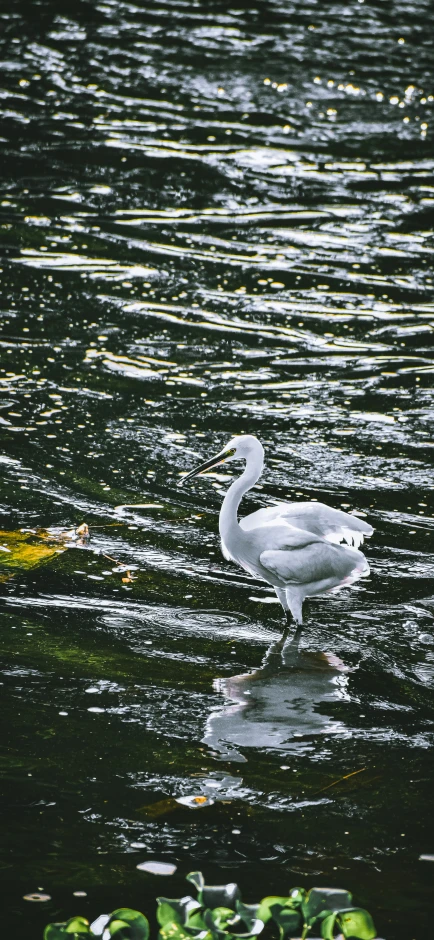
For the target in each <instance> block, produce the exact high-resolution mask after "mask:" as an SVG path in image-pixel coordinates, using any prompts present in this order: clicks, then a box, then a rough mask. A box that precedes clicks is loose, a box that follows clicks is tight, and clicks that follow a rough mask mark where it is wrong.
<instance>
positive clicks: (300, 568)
mask: <svg viewBox="0 0 434 940" xmlns="http://www.w3.org/2000/svg"><path fill="white" fill-rule="evenodd" d="M237 459H242V460H245V462H246V466H245V469H244V471H243V473H242V474H241V476H240V477H238V478H237V479H236V480H234V482H233V483H232V485H231V486H230V487H229V489H228V491H227V493H226V496H225V498H224V500H223V504H222V507H221V510H220V517H219V529H220V536H221V542H222V551H223V555H224V556H225V558H227V559H228V560H231V561H235V562H236V563H237V564H239V565H241V567H242V568H245V570H246V571H248V572H249V573H250V574H252V575H253V576H254V577H255V578H261V579H262V580H263V581H267V582H268V584H271V585H272V586H273V587H274V590H275V591H276V594H277V597H278V598H279V601H280V603H281V605H282V607H283V609H284V611H285V613H286V617H287V620H289V614H290V613H291V614H292V616H293V618H294V620H295V621H296V623H302V620H303V617H302V607H303V601H304V599H305V598H306V597H312V595H314V594H324V593H326V592H330V591H337V590H339V588H341V587H344V586H345V585H349V584H353V582H354V581H357V580H358V578H361V577H364V576H366V575H368V574H369V566H368V563H367V561H366V558H365V556H364V555H363V554H362V552H359V551H358V546H359V545H360V544H361V543H362V542H363V538H364V536H369V535H372V533H373V528H372V526H370V525H369V524H368V523H367V522H363V521H362V520H361V519H358V518H357V517H356V516H352V515H350V514H349V513H347V512H341V511H340V510H339V509H331V507H330V506H326V505H325V504H324V503H316V502H315V503H314V502H311V503H279V504H278V505H277V506H270V507H269V508H266V509H258V511H257V512H252V513H251V514H250V515H249V516H245V518H244V519H241V521H240V522H238V507H239V504H240V502H241V499H242V497H243V496H244V494H245V493H247V491H248V490H249V489H250V488H251V487H252V486H254V485H255V483H257V481H258V480H259V477H260V476H261V473H262V469H263V466H264V448H263V447H262V444H261V443H260V441H258V439H257V438H256V437H254V436H253V435H252V434H242V435H240V436H238V437H234V438H232V440H231V441H229V443H228V444H227V445H226V447H225V448H224V449H223V450H222V451H221V452H220V453H219V454H217V455H216V456H215V457H212V458H211V460H207V461H205V463H202V464H201V465H200V466H199V467H196V469H195V470H192V471H191V473H187V474H186V475H185V476H184V477H183V478H182V480H180V482H179V484H178V485H182V484H183V483H185V482H186V481H187V480H190V479H191V478H192V477H194V476H197V474H199V473H204V472H205V471H206V470H211V468H212V467H216V466H217V464H220V463H224V462H225V461H226V460H237ZM342 541H345V542H347V543H349V545H351V546H355V547H351V548H349V547H348V545H342V544H340V543H341V542H342Z"/></svg>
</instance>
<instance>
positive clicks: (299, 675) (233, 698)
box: [203, 628, 350, 762]
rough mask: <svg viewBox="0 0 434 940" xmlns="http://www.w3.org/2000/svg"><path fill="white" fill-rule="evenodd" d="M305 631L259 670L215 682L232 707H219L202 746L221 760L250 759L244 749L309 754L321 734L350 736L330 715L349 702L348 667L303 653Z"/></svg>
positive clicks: (327, 656) (282, 643)
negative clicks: (301, 644)
mask: <svg viewBox="0 0 434 940" xmlns="http://www.w3.org/2000/svg"><path fill="white" fill-rule="evenodd" d="M300 634H301V628H298V630H297V631H296V633H295V634H294V636H293V637H292V639H291V640H289V641H288V639H287V631H285V634H284V635H283V637H282V638H281V639H280V640H278V641H276V642H274V643H272V644H271V646H270V648H269V649H268V651H267V653H266V655H265V657H264V661H263V664H262V666H261V668H260V669H257V670H256V671H255V672H252V673H248V674H244V675H239V676H231V677H230V678H227V679H216V680H215V683H214V687H215V688H216V689H217V690H218V691H220V692H222V693H223V695H224V696H225V698H226V699H227V700H228V701H229V702H230V703H232V704H226V705H223V706H221V707H219V708H217V709H215V710H214V711H213V712H212V713H211V715H210V717H209V718H208V721H207V726H206V734H205V738H204V739H203V743H205V744H207V745H208V747H210V748H211V749H212V750H213V751H214V752H215V753H216V754H218V755H219V756H220V757H221V758H222V759H223V758H224V759H231V760H235V761H242V762H244V761H246V757H245V756H244V755H243V754H242V753H241V752H240V750H238V749H239V748H241V749H244V748H250V747H254V748H261V749H276V750H279V751H280V752H281V753H287V754H296V753H297V754H300V753H307V752H308V751H311V750H313V748H314V747H315V746H317V744H318V742H317V741H316V738H317V736H318V735H321V736H324V735H325V736H328V735H336V734H345V733H347V732H348V729H347V727H346V725H345V724H344V723H343V722H342V721H339V720H336V719H334V718H333V717H330V715H329V714H327V712H328V711H329V710H330V708H328V707H327V706H331V705H332V704H333V703H336V702H338V701H342V700H346V701H349V695H348V692H347V683H348V673H349V672H350V669H349V667H347V666H345V665H344V663H342V662H341V660H340V659H339V658H338V657H337V656H335V655H334V654H331V653H320V652H309V651H307V650H300V649H299V640H300Z"/></svg>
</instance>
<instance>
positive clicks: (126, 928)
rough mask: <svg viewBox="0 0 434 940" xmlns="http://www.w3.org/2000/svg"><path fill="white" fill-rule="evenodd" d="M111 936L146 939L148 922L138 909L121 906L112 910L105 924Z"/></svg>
mask: <svg viewBox="0 0 434 940" xmlns="http://www.w3.org/2000/svg"><path fill="white" fill-rule="evenodd" d="M107 928H108V931H109V933H110V936H111V937H115V938H116V940H148V937H149V923H148V920H147V918H146V917H144V915H143V914H141V913H140V911H133V910H131V908H129V907H121V908H119V910H117V911H113V914H111V916H110V920H109V922H108V924H107Z"/></svg>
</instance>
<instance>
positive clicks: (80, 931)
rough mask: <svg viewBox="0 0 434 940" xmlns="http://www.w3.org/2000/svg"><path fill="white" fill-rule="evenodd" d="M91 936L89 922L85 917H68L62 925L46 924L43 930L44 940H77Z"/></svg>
mask: <svg viewBox="0 0 434 940" xmlns="http://www.w3.org/2000/svg"><path fill="white" fill-rule="evenodd" d="M91 936H92V934H91V932H90V930H89V921H88V920H86V918H85V917H70V919H69V920H67V921H66V922H65V923H63V924H48V926H47V927H46V928H45V930H44V940H66V938H68V940H79V938H81V937H91Z"/></svg>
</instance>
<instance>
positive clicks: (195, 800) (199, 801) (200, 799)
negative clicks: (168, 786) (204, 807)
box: [193, 796, 208, 804]
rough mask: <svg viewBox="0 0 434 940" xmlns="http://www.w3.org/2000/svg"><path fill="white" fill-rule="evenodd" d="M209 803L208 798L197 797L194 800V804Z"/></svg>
mask: <svg viewBox="0 0 434 940" xmlns="http://www.w3.org/2000/svg"><path fill="white" fill-rule="evenodd" d="M207 802H208V800H207V798H206V796H195V797H194V800H193V803H199V804H200V803H207Z"/></svg>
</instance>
